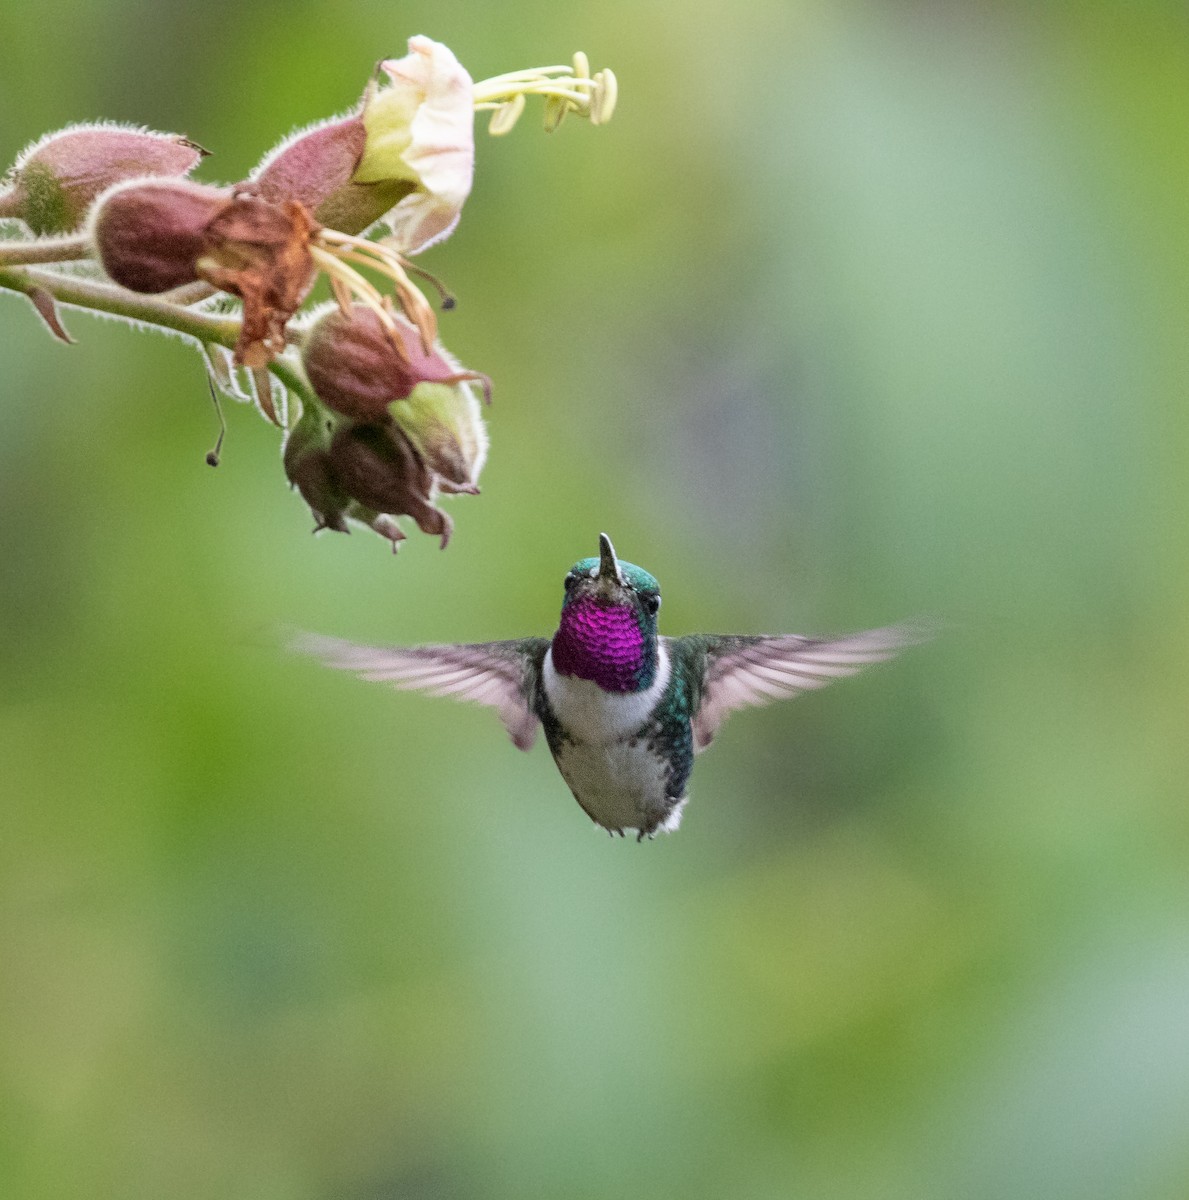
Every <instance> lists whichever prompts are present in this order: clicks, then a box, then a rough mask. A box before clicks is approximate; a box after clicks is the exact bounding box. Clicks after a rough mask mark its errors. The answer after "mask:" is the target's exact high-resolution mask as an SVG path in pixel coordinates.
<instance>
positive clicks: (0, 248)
mask: <svg viewBox="0 0 1189 1200" xmlns="http://www.w3.org/2000/svg"><path fill="white" fill-rule="evenodd" d="M90 256H91V243H90V241H88V239H87V238H85V237H55V238H38V240H37V241H35V242H0V267H19V266H24V265H26V264H28V263H58V262H75V261H76V260H78V259H80V258H89V257H90Z"/></svg>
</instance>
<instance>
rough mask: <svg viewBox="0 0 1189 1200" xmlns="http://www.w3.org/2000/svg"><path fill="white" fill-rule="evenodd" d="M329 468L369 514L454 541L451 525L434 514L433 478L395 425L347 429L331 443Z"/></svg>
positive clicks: (440, 514) (389, 422)
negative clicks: (404, 520) (403, 520)
mask: <svg viewBox="0 0 1189 1200" xmlns="http://www.w3.org/2000/svg"><path fill="white" fill-rule="evenodd" d="M330 466H331V471H332V472H333V475H334V478H335V480H336V481H337V482H338V484H339V486H340V487H341V488H342V489H343V491H344V492H346V494H347V495H348V496H350V497H351V498H352V499H354V500H357V501H358V502H359V503H360V504H362V505H363V506H364V507H365V508H369V509H372V510H374V511H375V512H377V513H387V514H390V515H391V516H400V515H401V514H407V515H408V516H410V517H412V518H413V520H414V521H416V522H417V526H418V528H419V529H421V531H422V532H423V533H429V534H437V535H438V536H439V537H440V538H441V539H442V546H443V547H445V545H446V543H447V542H448V541H449V540H450V531H451V529H452V528H453V522H452V521H451V520H450V518H449V516H447V514H446V513H444V512H442V510H441V509H439V508H436V507H435V506H434V504H433V497H434V494H435V493H436V491H437V488H436V481H435V479H434V475H433V472H432V471H430V470H429V468H428V467H426V465H425V464H424V463H423V462H422V461H421V459H420V458H419V457H418V455H417V452H416V451H415V450H414V449H413V447H412V446H411V445H410V444H409V442H408V439H407V438H406V437H405V435H404V434H403V433H402V432H401V431H400V429H399V428H398V427H397V425H396V423H395V422H394V421H392V420H386V421H383V422H374V423H371V424H361V425H347V426H344V427H343V428H341V429H339V430H338V432H337V433H335V435H334V437H333V439H332V441H331V443H330Z"/></svg>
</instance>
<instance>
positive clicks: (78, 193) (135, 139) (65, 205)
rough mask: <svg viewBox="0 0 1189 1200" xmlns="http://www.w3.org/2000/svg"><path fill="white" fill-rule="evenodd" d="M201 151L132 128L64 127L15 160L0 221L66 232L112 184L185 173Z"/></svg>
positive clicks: (0, 200)
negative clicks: (10, 219)
mask: <svg viewBox="0 0 1189 1200" xmlns="http://www.w3.org/2000/svg"><path fill="white" fill-rule="evenodd" d="M205 154H206V151H205V150H203V148H202V147H201V146H199V145H198V144H197V143H195V142H192V141H190V140H189V139H188V138H184V137H182V136H181V135H180V134H177V133H154V132H153V131H152V130H148V129H141V128H138V127H136V126H132V125H117V124H91V125H70V126H67V128H65V129H60V130H58V131H57V132H56V133H52V134H49V135H48V136H47V137H43V138H42V139H41V140H40V141H37V142H34V143H33V144H32V145H31V146H29V147H27V148H26V149H25V150H23V151H22V152H21V154H20V155H19V156H18V157H17V160H16V162H15V163H14V164H13V167H12V169H11V171H10V172H9V175H8V179H7V183H8V184H9V188H8V190H7V191H6V192H5V193H3V194H2V195H0V217H19V218H20V219H21V220H22V221H24V222H25V224H26V225H28V226H29V228H30V229H31V230H32V231H33V232H34V233H36V234H54V233H72V232H74V231H75V230H77V229H79V228H81V227H82V225H83V223H84V222H85V220H86V217H87V213H88V211H89V210H90V207H91V205H92V203H93V202H94V201H95V198H96V197H97V196H99V195H100V193H102V192H104V191H106V190H107V189H108V188H109V187H110V186H111V185H112V184H114V183H119V182H120V181H121V180H124V179H133V178H140V177H143V176H146V175H162V176H177V177H181V176H184V175H188V174H189V173H190V172H191V171H192V170H193V169H194V167H195V166H197V165H198V162H199V161H200V160H201V159H202V157H203V155H205Z"/></svg>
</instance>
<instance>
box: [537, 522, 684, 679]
mask: <svg viewBox="0 0 1189 1200" xmlns="http://www.w3.org/2000/svg"><path fill="white" fill-rule="evenodd" d="M565 589H566V595H565V600H564V601H563V602H562V608H561V623H560V624H559V626H558V630H557V633H555V634H554V635H553V666H554V669H555V670H556V671H557V672H558V674H559V675H575V676H577V677H578V678H579V679H589V680H592V681H593V682H594V683H597V684H598V685H599V687H601V688H602V689H603V690H604V691H606V692H637V691H641V690H643V689H644V688H647V687H650V686H651V685H652V682H653V680H654V679H655V678H656V667H657V638H656V614H657V611H658V610H659V609H660V606H661V589H660V584H659V583H657V581H656V580H655V579H654V578H653V577H652V576H651V575H650V574H649V573H648V572H647V571H645V570H643V569H642V568H641V567H637V566H636V565H635V564H634V563H629V562H620V560H619V559H618V558H616V557H615V547H614V546H612V545H611V539H610V538H609V537H608V536H607V535H606V534H605V533H600V534H599V557H598V558H583V559H580V560H579V561H578V562H576V563H575V564H574V565H573V566H572V567H571V568H570V571H569V574H567V575H566V578H565Z"/></svg>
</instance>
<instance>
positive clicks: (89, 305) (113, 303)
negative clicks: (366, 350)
mask: <svg viewBox="0 0 1189 1200" xmlns="http://www.w3.org/2000/svg"><path fill="white" fill-rule="evenodd" d="M0 289H7V290H8V291H11V292H20V293H21V294H22V295H25V296H29V297H30V298H32V297H34V296H35V295H38V294H39V293H40V294H41V295H43V296H44V295H48V296H51V297H52V298H53V299H54V300H55V301H56V302H57V303H59V304H64V305H66V306H67V307H68V308H81V309H84V310H87V311H90V312H101V313H108V314H110V315H111V316H114V317H123V318H124V319H125V320H128V321H136V322H138V323H140V324H142V325H153V326H156V327H157V328H159V329H169V330H172V331H173V332H175V333H180V334H183V335H185V336H186V337H192V338H193V339H194V340H195V341H197V342H200V343H201V342H211V343H214V344H215V345H217V346H224V347H226V349H228V350H234V349H235V344H236V342H237V341H238V340H239V333H240V322H239V321H238V320H237V319H235V318H234V317H226V316H220V315H217V314H214V313H204V312H195V311H194V310H193V309H189V308H181V307H179V306H178V305H176V304H171V303H170V302H169V301H167V300H163V299H161V298H160V297H157V296H143V295H141V294H140V293H139V292H130V291H128V289H127V288H122V287H118V286H117V285H115V284H113V283H105V282H103V281H102V280H98V279H83V278H81V277H79V276H74V275H61V274H59V273H58V272H56V271H39V270H37V269H36V268H30V267H23V266H22V267H13V266H3V265H0ZM268 369H269V370H270V371H271V372H272V373H273V374H274V375H275V376H276V377H277V378H278V379H279V380H280V381H281V382H282V383H283V384H284V385H285V387H286V388H288V389H289V391H291V392H292V393H294V395H296V396H297V397H298V398H299V399H300V400H301V401H302V403H303V404H315V403H317V401H316V400H315V398H314V394H313V391H312V389H311V388H310V385H309V383H308V382H307V381H306V379H305V376H304V375H303V374H302V372H301V369H300V368H299V367H297V366H296V365H295V364H294V363H291V362H286V361H284V360H281V359H274V360H273V361H272V362H271V363H269V365H268Z"/></svg>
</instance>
